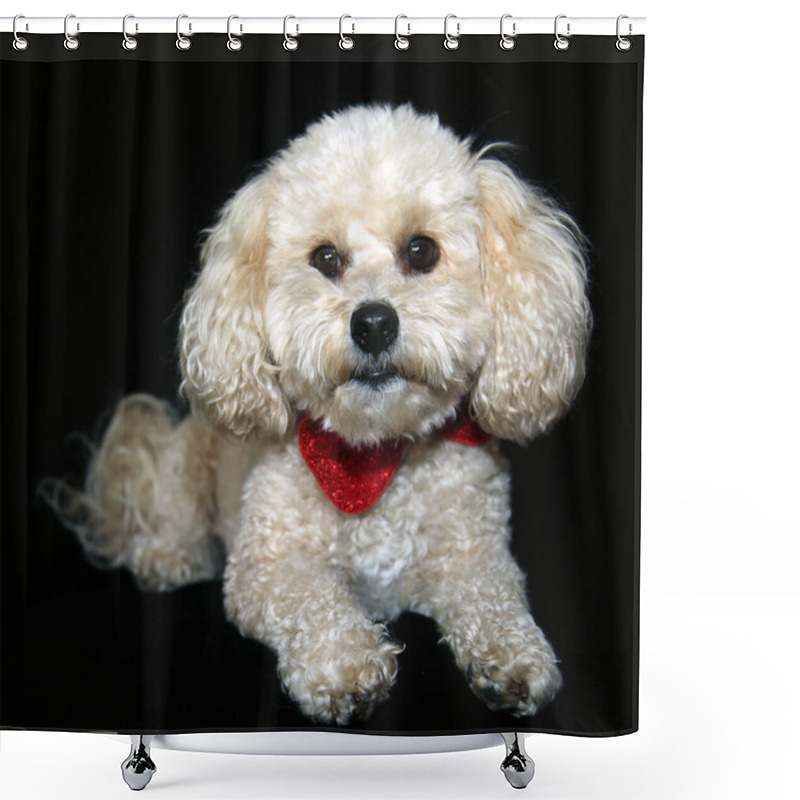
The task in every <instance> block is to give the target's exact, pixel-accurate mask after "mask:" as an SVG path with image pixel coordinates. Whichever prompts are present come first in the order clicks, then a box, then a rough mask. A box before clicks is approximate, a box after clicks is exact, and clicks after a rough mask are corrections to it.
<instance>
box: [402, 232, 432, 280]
mask: <svg viewBox="0 0 800 800" xmlns="http://www.w3.org/2000/svg"><path fill="white" fill-rule="evenodd" d="M438 260H439V245H437V244H436V242H434V241H433V239H431V238H430V237H428V236H415V237H414V238H413V239H412V240H411V241H410V242H409V243H408V247H407V248H406V261H407V262H408V266H409V267H411V269H413V270H414V272H428V271H429V270H432V269H433V268H434V267H435V266H436V262H437V261H438Z"/></svg>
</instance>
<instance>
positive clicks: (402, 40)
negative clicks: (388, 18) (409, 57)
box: [394, 14, 411, 50]
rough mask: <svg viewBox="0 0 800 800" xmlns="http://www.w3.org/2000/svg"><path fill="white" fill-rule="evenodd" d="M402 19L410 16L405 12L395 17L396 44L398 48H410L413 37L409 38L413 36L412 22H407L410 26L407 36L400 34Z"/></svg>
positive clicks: (408, 26) (407, 25)
mask: <svg viewBox="0 0 800 800" xmlns="http://www.w3.org/2000/svg"><path fill="white" fill-rule="evenodd" d="M401 19H408V17H407V16H406V15H405V14H398V16H396V17H395V18H394V46H395V47H396V48H397V49H398V50H408V48H409V47H411V39H409V38H408V37H409V36H411V23H410V22H407V23H406V27H407V28H408V30H407V31H406V35H405V36H401V35H400V20H401Z"/></svg>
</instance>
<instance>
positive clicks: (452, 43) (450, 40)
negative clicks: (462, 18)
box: [444, 14, 461, 50]
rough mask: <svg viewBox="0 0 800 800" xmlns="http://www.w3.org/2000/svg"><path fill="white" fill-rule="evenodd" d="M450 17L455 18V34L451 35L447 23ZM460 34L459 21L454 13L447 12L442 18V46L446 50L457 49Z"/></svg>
mask: <svg viewBox="0 0 800 800" xmlns="http://www.w3.org/2000/svg"><path fill="white" fill-rule="evenodd" d="M451 19H454V20H456V35H455V36H452V35H451V34H450V33H449V32H448V30H447V25H448V23H449V22H450V20H451ZM459 36H461V23H460V22H459V21H458V17H457V16H456V15H455V14H448V15H447V16H446V17H445V18H444V46H445V48H446V49H447V50H458V48H459V46H460V45H461V42H460V41H459V39H458V37H459Z"/></svg>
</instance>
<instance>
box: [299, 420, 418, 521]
mask: <svg viewBox="0 0 800 800" xmlns="http://www.w3.org/2000/svg"><path fill="white" fill-rule="evenodd" d="M298 441H299V444H300V452H301V453H302V455H303V458H304V459H305V462H306V464H307V465H308V468H309V469H310V470H311V472H312V474H313V475H314V478H316V481H317V483H318V484H319V485H320V487H321V488H322V491H323V492H325V495H326V496H327V498H328V499H329V500H330V501H331V502H332V503H333V504H334V505H335V506H336V508H338V509H339V510H340V511H344V512H345V513H346V514H360V513H361V512H362V511H366V510H367V509H368V508H371V507H372V506H373V505H375V503H377V502H378V500H379V499H380V497H381V495H382V494H383V493H384V492H385V491H386V488H387V487H388V486H389V484H390V483H391V481H392V478H393V477H394V474H395V472H397V467H398V465H399V464H400V457H401V456H402V454H403V446H402V444H401V443H400V442H395V441H390V442H386V443H383V444H380V445H377V446H375V447H351V446H350V445H349V444H347V442H345V441H344V439H342V437H341V436H339V435H338V434H336V433H332V432H331V431H326V430H323V429H322V426H321V425H320V424H319V422H317V421H315V420H312V419H311V417H306V418H305V419H304V420H303V421H302V422H301V423H300V429H299V431H298Z"/></svg>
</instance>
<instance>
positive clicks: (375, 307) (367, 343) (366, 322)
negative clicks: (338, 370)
mask: <svg viewBox="0 0 800 800" xmlns="http://www.w3.org/2000/svg"><path fill="white" fill-rule="evenodd" d="M399 330H400V320H399V319H398V317H397V312H396V311H395V310H394V309H393V308H392V307H391V306H390V305H389V304H388V303H364V305H361V306H359V307H358V308H357V309H356V310H355V311H354V312H353V315H352V316H351V317H350V338H351V339H352V340H353V342H354V343H355V345H356V347H358V349H359V350H360V351H361V352H362V353H364V354H365V355H366V356H368V357H369V360H368V364H367V366H365V367H362V368H360V369H358V370H357V371H356V372H355V373H354V374H353V379H354V380H357V381H361V382H362V383H367V384H369V385H370V386H372V387H373V388H379V387H380V386H382V385H383V384H385V383H388V382H389V381H391V380H393V379H394V378H396V377H397V376H398V375H399V373H398V371H397V368H396V367H395V366H393V365H392V364H391V363H390V361H389V359H388V352H389V350H390V349H391V347H392V345H393V344H394V342H395V341H396V339H397V335H398V333H399Z"/></svg>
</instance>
